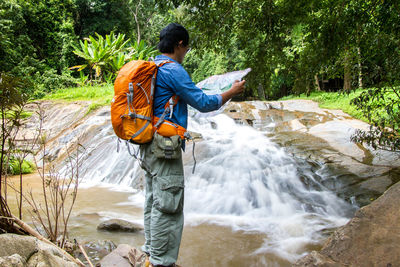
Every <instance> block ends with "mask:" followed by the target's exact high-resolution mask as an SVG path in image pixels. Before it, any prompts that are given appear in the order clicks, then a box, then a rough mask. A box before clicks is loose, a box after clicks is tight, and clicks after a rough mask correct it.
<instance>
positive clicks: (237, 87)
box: [221, 80, 246, 105]
mask: <svg viewBox="0 0 400 267" xmlns="http://www.w3.org/2000/svg"><path fill="white" fill-rule="evenodd" d="M245 83H246V81H245V80H243V81H241V82H240V81H238V80H236V81H235V82H234V83H233V84H232V87H231V88H230V89H229V90H228V91H226V92H224V93H222V94H221V96H222V105H223V104H225V103H226V102H227V101H228V100H229V99H231V98H232V97H234V96H235V95H238V94H240V93H243V91H244V84H245Z"/></svg>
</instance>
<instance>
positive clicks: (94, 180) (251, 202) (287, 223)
mask: <svg viewBox="0 0 400 267" xmlns="http://www.w3.org/2000/svg"><path fill="white" fill-rule="evenodd" d="M188 128H189V130H191V131H194V132H197V133H200V134H201V135H202V140H201V141H198V142H196V148H195V156H196V160H197V166H196V170H195V173H194V174H192V167H193V158H192V144H191V143H188V144H187V146H186V147H187V149H186V152H185V156H184V165H185V176H186V177H185V225H186V227H185V231H184V232H185V233H186V237H188V238H186V239H185V234H184V240H183V244H182V247H185V246H186V248H182V249H181V259H182V257H183V262H184V263H186V264H185V266H206V265H207V264H209V263H210V262H211V260H210V258H208V257H207V254H206V255H202V256H203V257H201V255H200V256H199V257H198V259H196V257H194V255H195V254H196V255H197V254H198V252H199V251H202V249H203V251H204V248H202V246H204V247H208V246H210V244H208V242H209V240H212V239H213V238H216V237H219V238H218V240H220V241H219V243H218V245H217V246H218V247H219V250H217V248H215V249H216V251H220V252H219V253H221V255H219V257H226V253H228V252H230V253H233V252H231V251H232V250H238V249H240V250H243V248H241V244H242V245H244V246H247V247H246V248H245V249H244V250H243V251H239V252H236V253H233V255H232V257H231V258H232V259H231V261H230V262H229V264H228V263H226V262H225V263H222V265H221V266H227V265H229V266H244V265H243V262H242V263H240V262H241V261H240V260H239V261H237V262H236V264H235V259H236V260H237V259H238V258H240V257H241V256H243V254H242V253H244V254H248V255H251V257H253V260H254V259H263V260H261V261H260V260H259V261H255V262H257V263H256V264H255V266H287V265H288V264H289V262H294V261H295V260H296V259H298V258H299V257H301V256H302V255H304V254H305V253H306V252H308V251H310V249H315V248H317V247H318V246H320V245H321V242H322V241H323V240H324V239H325V238H326V237H327V235H328V234H329V233H330V232H331V231H332V230H333V229H335V228H336V227H338V226H341V225H343V224H345V223H346V222H347V221H348V219H349V217H350V216H351V215H352V214H353V212H354V207H353V206H351V205H350V204H349V203H347V202H345V201H344V200H342V199H340V198H338V197H337V196H336V195H335V194H334V193H333V192H331V191H329V190H327V189H326V188H325V187H324V186H323V185H322V183H321V182H322V181H323V180H324V179H327V178H331V177H330V175H329V172H326V171H324V168H323V166H320V165H318V164H316V163H310V162H307V161H305V160H301V159H297V158H294V157H293V156H290V155H288V154H287V153H285V151H284V149H283V148H281V147H279V146H278V145H277V144H275V143H274V142H272V141H271V139H270V138H269V137H267V134H268V132H267V131H261V130H256V129H254V128H252V127H250V126H246V125H241V124H237V123H235V121H234V120H233V119H231V118H230V117H228V116H227V115H225V114H214V115H213V116H205V115H203V114H195V115H192V116H191V117H190V120H189V127H188ZM262 128H266V129H268V127H262ZM111 131H112V129H111V128H110V126H106V127H104V128H103V130H102V131H101V132H99V133H98V134H97V135H96V136H95V137H94V138H93V139H92V141H91V145H89V146H87V147H86V156H87V157H86V159H85V161H84V165H83V166H82V170H83V172H84V173H85V174H84V177H83V183H82V186H81V187H82V188H85V187H86V188H88V189H86V190H89V189H90V188H93V187H94V186H98V185H102V186H106V187H108V188H112V189H113V190H114V191H115V190H116V191H119V192H121V194H124V195H125V196H126V199H125V200H124V201H122V200H121V199H120V201H116V202H118V203H117V205H119V206H120V207H121V206H124V205H125V206H128V207H132V206H134V207H137V208H134V209H133V208H131V210H132V213H130V212H129V208H128V209H127V208H124V209H119V208H116V209H115V210H114V211H109V212H102V210H101V209H100V210H97V213H98V214H99V215H100V216H102V217H103V218H102V219H107V218H124V219H127V220H130V221H134V222H139V223H142V218H143V217H142V215H141V208H142V206H143V202H144V192H143V190H141V189H140V188H141V184H142V179H143V173H142V170H141V169H140V167H139V166H138V163H137V162H136V161H135V160H134V159H133V158H132V157H131V156H130V155H129V153H128V150H127V148H126V145H125V143H124V142H123V143H120V144H119V145H120V150H119V152H117V146H116V144H117V141H116V138H115V137H114V136H113V135H112V134H110V133H111ZM130 149H131V152H132V153H133V152H134V151H137V149H138V148H137V147H136V146H131V147H130ZM133 188H136V189H133ZM88 192H90V191H88ZM133 210H135V212H134V211H133ZM91 211H92V212H94V211H95V209H92V210H91ZM89 213H90V212H89ZM200 233H202V234H200ZM222 233H223V234H222ZM204 236H208V238H207V239H205V240H204V239H200V241H199V238H201V237H204ZM196 238H197V239H196ZM243 238H244V240H243ZM122 240H124V238H122ZM139 240H140V242H142V239H140V238H139ZM196 240H197V241H196ZM229 240H230V241H229ZM120 241H121V240H120ZM192 242H195V243H196V246H195V247H193V243H192ZM198 242H200V243H198ZM236 242H240V243H241V244H240V243H239V244H237V243H236ZM246 242H250V243H249V244H247V245H246ZM232 244H234V245H233V247H232ZM136 245H139V244H136ZM211 246H212V245H211ZM187 247H190V248H191V249H192V250H196V251H188V249H187ZM185 253H186V255H185ZM187 253H189V254H187ZM204 253H208V252H206V251H204ZM237 254H238V255H237ZM241 254H242V255H241ZM235 255H236V256H235ZM211 258H212V257H211ZM214 258H215V257H214ZM194 259H196V262H194ZM199 261H200V262H199ZM212 262H214V263H216V262H218V261H215V259H214V260H213V261H212ZM222 262H224V261H222Z"/></svg>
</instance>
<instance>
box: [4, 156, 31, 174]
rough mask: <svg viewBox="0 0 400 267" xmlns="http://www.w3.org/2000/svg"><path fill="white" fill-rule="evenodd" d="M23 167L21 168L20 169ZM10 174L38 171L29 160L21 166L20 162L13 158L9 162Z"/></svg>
mask: <svg viewBox="0 0 400 267" xmlns="http://www.w3.org/2000/svg"><path fill="white" fill-rule="evenodd" d="M20 167H21V168H20ZM8 169H9V173H10V174H12V175H17V174H28V173H33V172H34V171H35V170H36V165H35V164H34V163H33V162H30V161H29V160H24V161H23V162H22V164H21V166H20V164H19V161H18V160H17V159H15V158H11V159H10V161H9V166H8Z"/></svg>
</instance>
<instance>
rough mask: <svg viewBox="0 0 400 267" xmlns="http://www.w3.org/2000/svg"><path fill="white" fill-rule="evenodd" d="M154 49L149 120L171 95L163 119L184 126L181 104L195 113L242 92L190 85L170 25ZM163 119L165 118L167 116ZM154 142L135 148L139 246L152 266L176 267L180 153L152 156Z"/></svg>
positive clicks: (184, 45) (179, 35)
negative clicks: (140, 201) (140, 172)
mask: <svg viewBox="0 0 400 267" xmlns="http://www.w3.org/2000/svg"><path fill="white" fill-rule="evenodd" d="M158 50H159V51H160V52H161V53H162V54H161V55H159V56H157V57H156V58H155V62H156V63H157V64H159V63H161V62H167V61H168V63H166V64H163V65H162V66H161V67H160V68H159V70H158V74H157V82H156V89H155V94H154V116H156V117H161V116H162V114H163V112H164V110H165V105H166V103H167V102H168V101H169V99H170V98H171V97H172V96H173V95H177V96H178V97H179V101H178V103H177V104H176V106H174V108H173V112H172V116H171V117H168V120H169V121H171V122H173V123H176V124H178V125H180V126H182V127H184V128H186V127H187V120H188V111H187V105H188V104H189V105H190V106H192V107H194V108H195V109H198V110H199V111H201V112H209V111H213V110H217V109H219V108H220V107H221V106H222V105H223V104H224V103H225V102H226V101H228V100H229V99H231V98H232V97H233V96H235V95H237V94H240V93H241V92H243V89H244V84H245V81H242V82H239V81H235V83H234V84H233V85H232V87H231V88H230V89H229V90H228V91H226V92H224V93H222V94H220V95H206V94H204V93H203V91H202V90H201V89H199V88H198V87H196V86H195V84H194V83H193V82H192V80H191V79H190V77H189V75H188V73H187V72H186V71H185V69H184V68H183V67H182V65H181V64H182V62H183V59H184V57H185V55H186V53H187V52H188V51H189V50H190V48H189V34H188V32H187V30H186V29H185V28H184V27H183V26H181V25H179V24H177V23H171V24H169V25H168V26H167V27H165V28H164V29H163V30H162V31H161V32H160V42H159V44H158ZM168 115H169V114H168ZM156 142H157V140H156V139H153V141H152V142H151V143H150V144H146V145H142V146H141V155H142V159H143V161H144V162H145V163H146V165H147V166H149V172H148V171H146V172H145V176H146V200H145V208H144V229H145V240H146V241H145V244H144V245H143V246H142V250H143V251H144V252H145V253H146V254H148V255H150V263H151V264H152V266H176V265H175V262H176V260H177V258H178V252H179V246H180V242H181V237H182V230H183V195H184V192H183V185H184V173H183V164H182V154H181V153H182V151H181V148H180V147H179V148H178V150H179V155H180V156H178V158H175V159H164V158H157V157H156V156H155V154H154V147H155V146H157V144H155V143H156Z"/></svg>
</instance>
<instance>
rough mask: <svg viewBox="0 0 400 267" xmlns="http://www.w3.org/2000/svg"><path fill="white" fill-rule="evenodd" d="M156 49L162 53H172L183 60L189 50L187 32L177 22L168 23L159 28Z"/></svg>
mask: <svg viewBox="0 0 400 267" xmlns="http://www.w3.org/2000/svg"><path fill="white" fill-rule="evenodd" d="M158 50H159V51H160V52H161V53H163V54H174V57H175V59H176V60H177V61H178V62H179V63H182V62H183V58H184V57H185V55H186V53H187V51H188V50H189V33H188V31H187V30H186V29H185V28H184V27H183V26H182V25H180V24H178V23H170V24H168V25H167V27H165V28H164V29H162V30H161V32H160V42H159V43H158Z"/></svg>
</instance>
